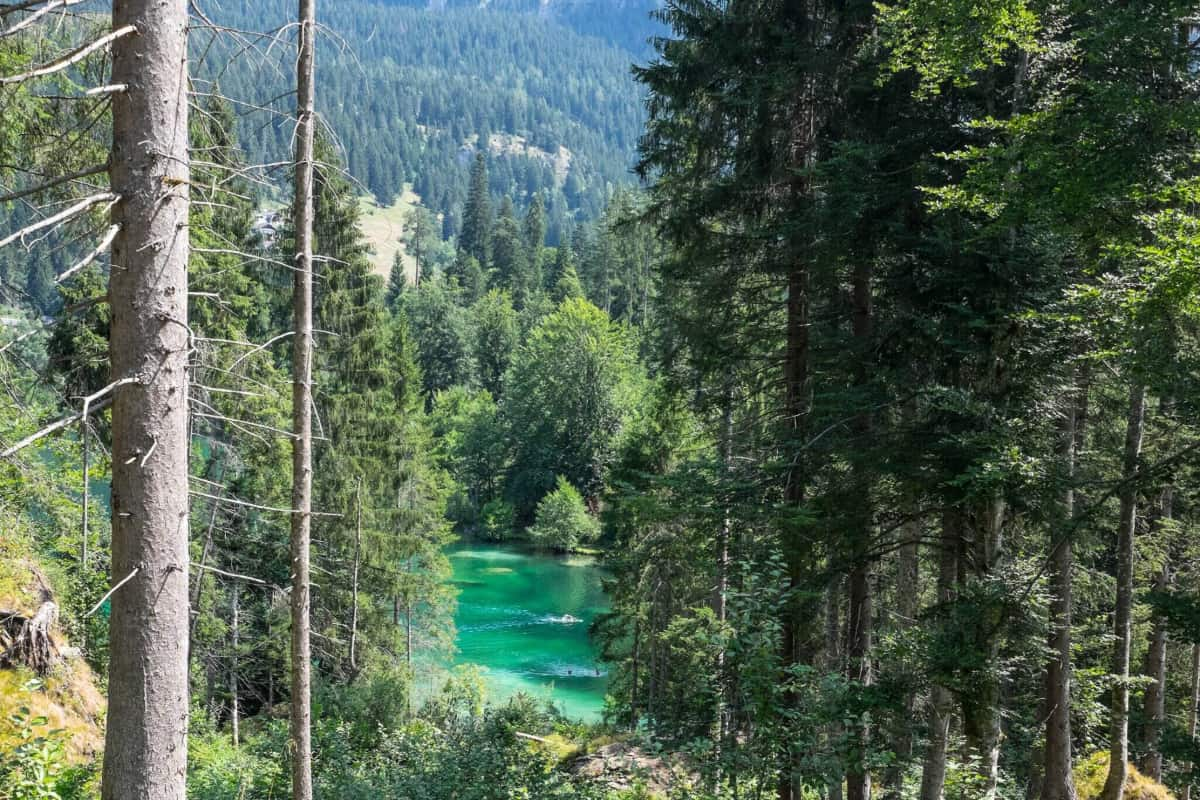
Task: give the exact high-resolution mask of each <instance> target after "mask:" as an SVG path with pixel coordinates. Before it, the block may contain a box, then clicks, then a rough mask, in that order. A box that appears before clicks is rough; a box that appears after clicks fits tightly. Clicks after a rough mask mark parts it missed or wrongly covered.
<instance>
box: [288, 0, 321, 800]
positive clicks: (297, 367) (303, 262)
mask: <svg viewBox="0 0 1200 800" xmlns="http://www.w3.org/2000/svg"><path fill="white" fill-rule="evenodd" d="M299 22H300V34H299V43H298V47H299V52H298V54H297V59H296V102H297V106H296V159H295V161H296V175H295V187H294V191H295V197H294V203H295V208H294V212H293V216H294V218H295V225H296V257H295V267H296V269H295V272H294V273H293V275H294V285H293V289H292V294H293V297H292V302H293V314H294V316H295V321H294V330H295V335H294V336H293V337H292V342H293V350H292V375H293V382H292V435H293V437H294V439H293V442H292V541H291V553H292V605H291V611H292V642H291V644H292V702H291V739H292V741H291V745H292V753H291V756H292V798H293V800H312V796H313V786H312V707H311V692H312V645H311V641H310V638H309V614H310V604H311V596H310V591H311V583H310V579H309V548H310V544H311V538H312V361H313V306H312V302H313V301H312V289H313V143H314V138H315V127H316V117H315V111H314V99H313V94H314V92H313V74H314V72H313V71H314V50H315V40H316V24H317V23H316V0H299Z"/></svg>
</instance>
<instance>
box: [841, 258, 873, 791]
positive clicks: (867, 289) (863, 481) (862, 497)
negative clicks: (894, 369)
mask: <svg viewBox="0 0 1200 800" xmlns="http://www.w3.org/2000/svg"><path fill="white" fill-rule="evenodd" d="M871 272H872V270H871V266H870V262H868V261H860V262H859V263H858V264H856V265H855V267H854V273H853V275H852V276H851V285H852V296H853V302H854V314H853V322H852V330H853V334H854V340H855V344H856V348H855V349H856V351H857V355H858V364H857V366H856V369H855V371H856V372H857V375H856V377H855V383H856V384H857V386H858V389H859V390H860V392H862V393H863V394H866V391H865V390H866V388H867V385H868V383H869V382H870V375H871V370H870V366H869V364H868V358H869V353H870V352H871V336H872V328H873V325H872V322H873V320H872V314H873V310H874V309H873V303H872V299H871ZM860 402H861V401H860ZM856 416H857V418H856V420H855V422H854V432H855V434H856V435H857V436H858V438H859V441H861V442H862V443H863V447H864V448H865V447H866V446H867V445H866V443H867V441H869V439H870V437H871V432H872V428H873V427H874V426H873V422H874V421H873V419H872V414H871V412H870V411H869V410H862V411H861V412H860V413H859V414H857V415H856ZM854 471H855V473H856V474H855V477H854V485H855V486H856V489H857V495H858V497H857V501H858V502H857V507H856V510H855V517H856V524H855V525H854V529H853V531H852V535H853V536H854V537H855V540H854V542H853V552H852V553H851V563H852V567H851V571H850V581H849V587H848V589H849V592H848V593H849V608H848V610H847V614H846V628H847V631H846V633H847V635H848V636H849V640H848V642H847V648H846V655H847V656H848V659H847V664H846V666H847V668H848V670H849V674H848V677H849V678H850V680H851V681H853V682H855V683H857V684H859V685H860V686H869V685H870V684H871V633H872V630H871V625H872V622H873V619H872V613H871V563H870V552H871V530H872V522H873V519H872V508H871V493H872V488H873V487H872V479H871V475H870V467H868V466H867V465H866V464H864V463H863V461H862V459H859V460H858V461H857V462H855V464H854ZM869 736H870V730H869V729H868V726H867V720H866V716H865V715H863V716H862V717H861V718H860V719H857V720H855V730H854V750H855V756H854V759H853V760H852V762H851V764H850V768H849V770H848V771H847V774H846V796H847V800H870V797H871V774H870V772H869V771H868V770H867V766H866V763H867V749H868V747H869V744H870V743H869Z"/></svg>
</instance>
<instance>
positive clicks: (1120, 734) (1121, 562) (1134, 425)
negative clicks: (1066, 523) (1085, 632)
mask: <svg viewBox="0 0 1200 800" xmlns="http://www.w3.org/2000/svg"><path fill="white" fill-rule="evenodd" d="M1145 419H1146V388H1145V386H1143V385H1142V383H1141V382H1140V381H1135V382H1134V383H1133V384H1132V385H1131V386H1130V387H1129V414H1128V419H1127V421H1126V426H1125V452H1124V459H1123V465H1122V470H1121V481H1122V483H1121V491H1120V498H1121V511H1120V519H1119V520H1118V524H1117V606H1116V610H1115V611H1114V613H1113V634H1114V639H1115V641H1114V644H1113V654H1112V675H1113V680H1114V683H1113V689H1112V712H1111V713H1112V717H1111V720H1110V723H1111V724H1110V730H1109V764H1108V778H1107V779H1106V780H1105V782H1104V790H1103V792H1102V793H1101V794H1100V800H1121V797H1122V794H1123V793H1124V790H1125V781H1126V779H1127V778H1128V761H1129V652H1130V649H1131V644H1132V636H1133V630H1132V623H1133V546H1134V536H1135V533H1136V530H1135V529H1136V527H1137V496H1138V487H1137V477H1138V472H1139V470H1138V465H1139V462H1140V460H1141V456H1142V429H1143V427H1144V425H1145Z"/></svg>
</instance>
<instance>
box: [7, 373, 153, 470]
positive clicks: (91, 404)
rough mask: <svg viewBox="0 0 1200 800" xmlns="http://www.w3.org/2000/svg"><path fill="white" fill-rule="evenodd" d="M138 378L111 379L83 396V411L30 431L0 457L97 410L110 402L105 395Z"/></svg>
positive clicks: (13, 452) (10, 454) (134, 381)
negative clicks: (35, 430) (93, 391)
mask: <svg viewBox="0 0 1200 800" xmlns="http://www.w3.org/2000/svg"><path fill="white" fill-rule="evenodd" d="M138 380H139V379H138V378H121V380H119V381H113V382H112V383H110V384H109V385H108V386H105V387H104V388H103V389H101V390H100V391H98V392H95V393H93V394H90V395H88V396H87V397H85V398H83V411H80V412H79V413H76V414H72V415H71V416H69V417H63V418H62V419H60V420H58V421H57V422H53V423H51V424H49V425H47V426H46V427H44V428H42V429H41V430H40V431H38V432H37V433H32V434H30V435H29V436H26V437H25V438H24V439H22V440H21V441H19V442H17V443H16V444H14V445H13V446H12V447H10V448H8V449H7V450H5V451H4V452H3V453H0V458H9V457H11V456H13V455H14V454H16V453H17V452H18V451H19V450H23V449H25V448H26V447H28V446H29V445H31V444H33V443H34V442H36V441H37V440H38V439H42V438H44V437H46V436H49V435H50V434H52V433H54V432H55V431H60V430H62V429H63V428H65V427H67V426H68V425H70V424H71V423H72V422H77V421H78V420H80V419H83V417H84V416H85V415H86V414H89V413H91V412H93V411H98V410H100V409H101V408H104V407H105V406H107V405H108V404H109V403H110V402H111V400H110V399H108V398H107V397H106V396H107V395H108V394H110V393H111V392H113V391H115V390H116V389H117V388H118V387H121V386H124V385H126V384H129V383H137V381H138ZM101 398H104V399H101ZM97 401H100V402H97Z"/></svg>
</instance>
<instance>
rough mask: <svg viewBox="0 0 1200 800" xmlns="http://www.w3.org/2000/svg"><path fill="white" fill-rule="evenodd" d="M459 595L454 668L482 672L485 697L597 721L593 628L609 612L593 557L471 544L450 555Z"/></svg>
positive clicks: (599, 668)
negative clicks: (530, 698) (538, 704)
mask: <svg viewBox="0 0 1200 800" xmlns="http://www.w3.org/2000/svg"><path fill="white" fill-rule="evenodd" d="M448 555H449V557H450V563H451V565H452V566H453V570H454V575H453V580H454V583H455V586H456V587H457V588H458V591H459V595H458V611H457V613H456V614H455V625H456V627H457V629H458V640H457V645H458V653H457V655H456V656H455V661H454V663H455V664H456V665H458V664H475V665H477V666H480V667H483V668H484V673H483V676H484V680H485V682H486V684H487V688H488V698H489V699H490V700H492V701H493V702H502V701H503V700H505V699H507V698H508V697H511V696H512V695H514V694H516V693H518V692H525V693H527V694H531V695H534V696H537V697H542V698H548V699H550V700H552V701H553V702H554V704H555V705H556V706H558V708H559V709H561V710H562V712H563V713H564V714H565V715H566V716H567V717H569V718H571V719H579V720H588V721H593V720H596V719H599V717H600V713H601V711H602V710H603V708H604V691H605V688H606V686H607V683H608V679H607V676H606V675H605V670H604V666H603V665H602V664H600V663H599V661H598V659H597V656H596V651H595V649H594V648H593V647H592V644H591V642H590V640H589V638H588V626H589V625H591V623H592V620H593V619H595V617H596V615H597V614H599V613H601V612H603V611H606V610H607V609H608V605H607V600H606V598H605V595H604V590H603V588H602V586H601V580H602V578H603V576H604V572H603V570H602V569H601V568H600V567H599V566H598V565H597V562H596V560H595V559H594V558H591V557H586V556H554V555H548V554H541V553H535V552H530V551H527V550H522V549H520V548H517V547H511V546H504V545H493V544H480V543H470V544H461V545H458V546H456V547H454V548H453V549H451V550H450V551H449V553H448Z"/></svg>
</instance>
